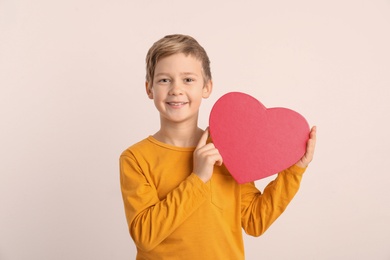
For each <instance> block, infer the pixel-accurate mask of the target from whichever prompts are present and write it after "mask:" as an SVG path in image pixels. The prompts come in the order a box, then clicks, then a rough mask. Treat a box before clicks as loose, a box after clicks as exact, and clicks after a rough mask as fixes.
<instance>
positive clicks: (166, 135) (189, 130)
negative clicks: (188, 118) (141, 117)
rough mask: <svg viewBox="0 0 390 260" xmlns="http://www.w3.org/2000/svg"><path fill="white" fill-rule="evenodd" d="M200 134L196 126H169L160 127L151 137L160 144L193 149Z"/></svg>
mask: <svg viewBox="0 0 390 260" xmlns="http://www.w3.org/2000/svg"><path fill="white" fill-rule="evenodd" d="M202 134H203V130H202V129H200V128H199V127H198V126H197V125H194V126H183V125H169V126H161V128H160V130H159V131H158V132H157V133H155V134H154V135H153V137H154V138H156V139H157V140H158V141H160V142H163V143H166V144H169V145H173V146H178V147H195V146H196V145H197V144H198V141H199V139H200V137H201V136H202Z"/></svg>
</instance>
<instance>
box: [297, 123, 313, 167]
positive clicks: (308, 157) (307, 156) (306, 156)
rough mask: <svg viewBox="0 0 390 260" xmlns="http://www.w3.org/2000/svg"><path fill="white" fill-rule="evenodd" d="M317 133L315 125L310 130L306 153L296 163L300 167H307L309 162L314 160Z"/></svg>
mask: <svg viewBox="0 0 390 260" xmlns="http://www.w3.org/2000/svg"><path fill="white" fill-rule="evenodd" d="M316 134H317V127H316V126H313V127H312V129H311V130H310V137H309V140H308V141H307V144H306V153H305V154H304V155H303V156H302V158H301V159H300V160H299V161H298V162H297V163H296V164H295V165H296V166H298V167H301V168H306V167H307V166H308V165H309V163H310V162H311V161H312V160H313V155H314V149H315V147H316Z"/></svg>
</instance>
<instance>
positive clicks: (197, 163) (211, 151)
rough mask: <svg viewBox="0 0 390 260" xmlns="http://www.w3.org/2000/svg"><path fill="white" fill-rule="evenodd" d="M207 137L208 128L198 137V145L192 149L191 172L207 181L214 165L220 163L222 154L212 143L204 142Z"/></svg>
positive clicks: (219, 164)
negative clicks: (192, 166) (192, 167)
mask: <svg viewBox="0 0 390 260" xmlns="http://www.w3.org/2000/svg"><path fill="white" fill-rule="evenodd" d="M208 137H209V130H208V128H207V129H206V130H205V131H204V133H203V135H202V137H201V138H200V139H199V142H198V145H197V146H196V149H195V151H194V170H193V172H194V173H195V174H196V175H197V176H198V177H199V178H200V179H201V180H202V181H203V182H205V183H206V182H208V181H209V180H210V179H211V176H212V175H213V170H214V165H215V164H217V165H218V166H221V165H222V156H221V155H220V154H219V151H218V149H217V148H215V146H214V144H213V143H208V144H207V143H206V142H207V138H208Z"/></svg>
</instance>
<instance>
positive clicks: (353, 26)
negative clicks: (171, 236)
mask: <svg viewBox="0 0 390 260" xmlns="http://www.w3.org/2000/svg"><path fill="white" fill-rule="evenodd" d="M389 32H390V1H388V0H366V1H352V0H340V1H334V0H333V1H309V0H306V1H305V0H298V1H287V0H285V1H247V2H245V1H240V3H239V2H238V1H222V0H221V1H203V0H201V1H191V2H188V1H179V0H171V1H153V0H148V1H124V0H116V1H103V0H95V1H92V0H90V1H88V0H77V1H76V0H69V1H51V0H39V1H27V0H0V86H1V92H0V120H1V121H0V122H1V127H0V142H1V143H0V259H2V260H20V259H28V260H42V259H50V260H51V259H56V260H62V259H63V260H68V259H102V260H106V259H118V260H119V259H134V255H135V248H134V246H133V242H132V241H131V239H130V237H129V235H128V232H127V225H126V221H125V216H124V211H123V206H122V201H121V195H120V189H119V170H118V156H119V154H120V153H121V152H122V150H124V149H125V148H127V147H128V146H129V145H131V144H133V143H135V142H136V141H139V140H140V139H142V138H144V137H146V136H147V135H149V134H152V133H154V132H155V131H156V130H157V129H158V127H159V122H158V114H157V112H156V110H155V108H154V106H153V103H152V102H151V101H150V100H149V99H148V98H147V96H146V94H145V92H144V87H143V86H144V76H145V71H144V57H145V55H146V52H147V50H148V48H149V47H150V46H151V44H152V43H153V42H154V41H155V40H157V39H159V38H160V37H162V36H164V35H166V34H170V33H185V34H190V35H192V36H194V37H195V38H197V39H198V40H199V42H200V43H201V44H202V45H203V46H204V47H205V48H206V50H207V51H208V53H209V56H210V58H211V61H212V73H213V76H214V85H215V90H214V93H213V95H212V97H211V98H209V99H208V100H205V102H204V103H203V108H202V110H201V117H200V125H201V126H202V127H206V126H207V120H208V114H209V111H210V109H211V107H212V105H213V103H214V102H215V101H216V100H217V98H219V97H220V96H221V95H222V94H224V93H226V92H229V91H242V92H246V93H248V94H251V95H253V96H255V97H256V98H258V99H259V100H261V101H262V102H263V103H264V104H265V105H266V106H268V107H274V106H283V107H288V108H291V109H294V110H296V111H298V112H300V113H301V114H303V115H304V116H305V117H306V118H307V120H308V121H309V122H310V124H311V125H314V124H316V125H318V146H317V151H316V155H315V160H314V161H313V163H312V164H311V166H310V168H309V169H308V171H307V173H306V174H305V178H304V179H303V182H302V186H301V190H300V192H299V193H298V195H297V196H296V198H295V199H294V201H293V202H292V203H291V205H290V206H289V207H288V209H287V210H286V212H285V213H284V214H283V215H282V216H281V217H280V218H279V219H278V220H277V221H276V222H275V224H274V225H273V226H271V228H270V229H269V230H268V231H267V232H266V233H265V234H264V235H263V236H261V237H259V238H251V237H248V236H246V237H245V245H246V253H247V259H354V260H355V259H390V249H389V245H390V244H389V241H390V222H389V221H390V195H389V187H390V176H389V174H390V173H389V162H390V160H389V155H390V149H389V147H390V140H389V133H390V123H389V119H390V104H389V98H390V94H389V92H390V90H389V88H390V76H389V74H390V51H389V46H390V36H389ZM270 179H271V178H270ZM270 179H267V180H262V181H259V182H257V184H258V186H259V187H260V188H261V189H262V188H263V187H264V186H265V184H266V183H267V182H268V181H270ZM216 239H218V238H216Z"/></svg>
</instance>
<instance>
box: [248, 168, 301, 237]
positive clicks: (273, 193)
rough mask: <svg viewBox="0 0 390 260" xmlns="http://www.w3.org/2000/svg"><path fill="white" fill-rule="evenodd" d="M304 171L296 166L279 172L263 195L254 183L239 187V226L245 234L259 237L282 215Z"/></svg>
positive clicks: (296, 189) (297, 187)
mask: <svg viewBox="0 0 390 260" xmlns="http://www.w3.org/2000/svg"><path fill="white" fill-rule="evenodd" d="M304 171H305V169H304V168H300V167H298V166H296V165H293V166H291V167H290V168H288V169H286V170H284V171H282V172H280V173H279V174H278V176H277V178H276V179H275V180H274V181H272V182H270V183H269V184H268V185H267V187H266V188H265V189H264V192H263V194H261V193H260V191H259V190H258V189H257V188H256V187H255V185H254V183H248V184H244V185H242V187H241V225H242V227H243V229H244V230H245V232H246V233H247V234H249V235H252V236H260V235H261V234H263V233H264V232H265V231H266V230H267V229H268V228H269V227H270V226H271V224H272V223H273V222H274V221H275V220H276V219H277V218H278V217H279V216H280V215H281V214H282V213H283V211H284V210H285V209H286V208H287V206H288V204H289V203H290V201H291V200H292V199H293V197H294V196H295V194H296V193H297V192H298V189H299V185H300V182H301V179H302V175H303V173H304Z"/></svg>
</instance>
